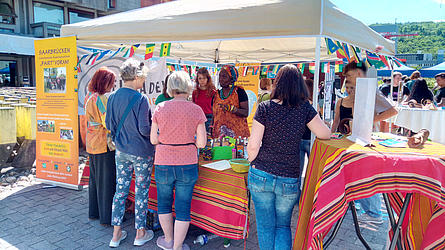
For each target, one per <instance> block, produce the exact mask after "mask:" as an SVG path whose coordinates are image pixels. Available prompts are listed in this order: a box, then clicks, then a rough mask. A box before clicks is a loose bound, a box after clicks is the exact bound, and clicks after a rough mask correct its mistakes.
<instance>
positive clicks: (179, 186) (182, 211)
mask: <svg viewBox="0 0 445 250" xmlns="http://www.w3.org/2000/svg"><path fill="white" fill-rule="evenodd" d="M197 180H198V164H191V165H175V166H173V165H155V181H156V187H157V192H158V214H169V213H171V212H172V204H173V189H175V212H176V220H178V221H190V206H191V203H192V195H193V189H194V187H195V183H196V181H197Z"/></svg>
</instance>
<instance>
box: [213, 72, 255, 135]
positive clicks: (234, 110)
mask: <svg viewBox="0 0 445 250" xmlns="http://www.w3.org/2000/svg"><path fill="white" fill-rule="evenodd" d="M237 79H238V71H237V70H236V68H235V67H234V66H232V65H225V66H223V67H222V69H221V71H220V72H219V85H221V89H220V90H219V91H218V92H217V93H216V95H215V98H214V101H213V138H219V137H220V136H230V137H238V136H241V137H249V135H250V131H249V127H248V125H247V116H248V115H249V101H248V97H247V94H246V91H245V90H244V89H243V88H242V87H239V86H235V82H236V80H237Z"/></svg>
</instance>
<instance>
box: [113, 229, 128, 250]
mask: <svg viewBox="0 0 445 250" xmlns="http://www.w3.org/2000/svg"><path fill="white" fill-rule="evenodd" d="M125 238H127V231H124V230H122V236H121V238H120V239H119V240H118V241H113V239H111V240H110V244H109V246H110V247H113V248H115V247H118V246H119V245H120V244H121V241H123V240H125Z"/></svg>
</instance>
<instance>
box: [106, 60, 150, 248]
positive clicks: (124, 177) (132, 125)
mask: <svg viewBox="0 0 445 250" xmlns="http://www.w3.org/2000/svg"><path fill="white" fill-rule="evenodd" d="M147 73H148V69H147V67H145V66H144V63H143V62H138V61H137V60H135V59H131V58H130V59H128V60H126V61H125V62H124V63H123V64H122V66H121V67H120V75H121V78H122V80H123V81H124V86H123V87H122V88H120V89H118V90H117V91H116V92H114V93H112V94H111V95H110V97H109V98H108V103H107V115H106V118H105V123H106V126H107V128H108V129H109V130H110V131H111V135H112V137H113V141H114V143H115V144H116V182H117V183H116V193H115V194H114V197H113V205H112V216H111V224H112V225H113V226H114V232H113V239H112V240H111V241H110V244H109V246H110V247H118V246H119V244H120V242H121V241H122V240H124V239H125V238H126V237H127V232H125V231H123V230H122V219H123V217H124V213H125V200H126V199H127V196H128V192H129V189H130V182H131V178H132V175H133V171H134V174H135V177H136V179H135V184H136V187H135V193H136V194H135V210H134V211H135V228H136V230H137V232H136V238H135V240H134V245H135V246H142V245H144V244H145V243H146V242H147V241H149V240H151V239H152V238H153V235H154V234H153V231H151V230H146V229H145V226H146V221H147V210H148V187H149V185H150V176H151V171H152V165H153V152H154V147H153V145H152V144H151V143H150V125H151V113H150V107H149V104H148V98H147V97H146V96H145V95H142V94H141V93H139V92H138V89H141V88H142V87H143V85H144V82H145V78H146V77H147Z"/></svg>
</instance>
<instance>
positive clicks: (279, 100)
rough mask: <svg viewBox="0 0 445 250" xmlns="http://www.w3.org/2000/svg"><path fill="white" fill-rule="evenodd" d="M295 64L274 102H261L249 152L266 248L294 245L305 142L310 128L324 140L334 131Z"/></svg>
mask: <svg viewBox="0 0 445 250" xmlns="http://www.w3.org/2000/svg"><path fill="white" fill-rule="evenodd" d="M304 84H305V83H304V80H303V75H302V74H301V72H300V71H299V70H298V68H297V67H295V66H294V65H290V64H288V65H285V66H284V67H283V68H281V69H280V70H279V71H278V74H277V78H276V82H275V83H274V88H273V91H272V95H271V100H270V101H265V102H262V103H260V104H259V106H258V109H257V111H256V113H255V117H254V120H253V123H252V135H251V136H250V139H249V144H248V146H247V152H248V154H249V161H250V162H251V167H250V169H249V174H248V181H247V182H248V189H249V190H250V193H251V195H252V200H253V203H254V206H255V213H256V216H255V217H256V223H257V234H258V242H259V247H260V249H283V250H287V249H291V247H292V236H291V229H290V223H291V218H292V210H293V208H294V206H295V204H297V202H298V200H299V196H300V170H299V166H300V165H299V161H300V154H299V151H300V141H301V137H302V136H303V133H304V130H305V127H306V125H307V127H308V128H309V129H310V130H311V131H312V132H313V133H314V134H315V135H316V136H317V137H318V138H320V139H329V138H330V136H331V132H330V130H329V128H328V127H327V126H326V125H325V124H324V122H323V121H322V120H321V118H320V116H319V115H318V113H317V111H316V110H315V109H314V108H313V107H312V106H311V104H310V103H309V101H308V100H309V95H308V90H307V88H306V87H305V86H304Z"/></svg>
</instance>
